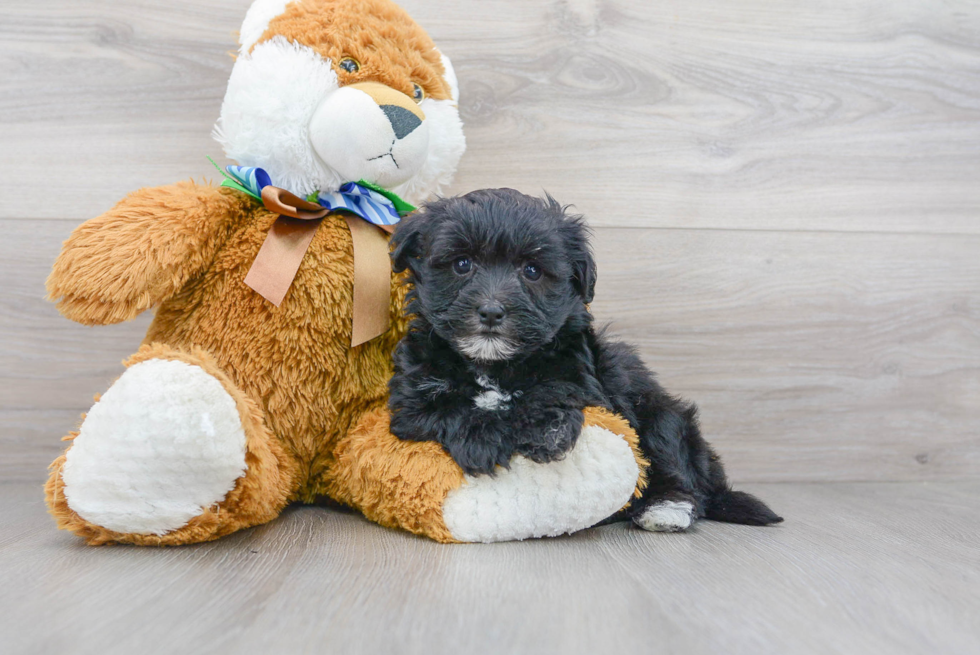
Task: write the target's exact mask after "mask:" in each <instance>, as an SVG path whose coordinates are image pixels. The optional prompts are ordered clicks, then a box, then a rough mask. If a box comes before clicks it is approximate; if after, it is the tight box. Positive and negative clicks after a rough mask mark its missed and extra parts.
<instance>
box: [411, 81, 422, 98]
mask: <svg viewBox="0 0 980 655" xmlns="http://www.w3.org/2000/svg"><path fill="white" fill-rule="evenodd" d="M423 98H425V91H423V90H422V87H420V86H419V85H418V84H414V83H413V84H412V99H413V100H414V101H415V102H422V99H423Z"/></svg>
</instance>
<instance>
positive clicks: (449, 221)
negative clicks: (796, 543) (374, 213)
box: [389, 189, 782, 530]
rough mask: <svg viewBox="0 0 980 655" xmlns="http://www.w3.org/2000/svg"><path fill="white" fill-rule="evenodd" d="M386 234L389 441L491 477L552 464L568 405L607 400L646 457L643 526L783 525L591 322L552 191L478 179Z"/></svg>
mask: <svg viewBox="0 0 980 655" xmlns="http://www.w3.org/2000/svg"><path fill="white" fill-rule="evenodd" d="M392 241H393V244H394V250H393V253H392V257H393V260H394V267H395V270H396V271H398V272H401V271H404V270H405V269H406V268H407V269H408V270H409V277H408V279H409V283H410V284H411V285H412V288H411V290H410V292H409V294H408V307H407V311H408V313H409V314H410V315H414V320H413V321H412V323H411V325H410V328H409V332H408V335H407V336H406V337H405V338H404V339H403V340H402V342H401V343H400V344H399V345H398V348H397V350H396V351H395V356H394V363H395V375H394V377H393V378H392V380H391V383H390V390H391V396H390V400H389V407H390V409H391V431H392V433H394V434H395V435H396V436H398V437H399V438H401V439H406V440H413V441H436V442H438V443H440V444H442V446H443V447H444V448H445V449H446V451H447V452H448V453H449V454H450V455H451V456H452V457H453V459H454V460H456V462H457V463H458V464H459V465H460V466H461V467H462V468H463V469H464V470H465V471H466V472H467V473H469V474H472V475H476V474H481V473H489V474H492V472H493V470H494V468H495V467H496V466H498V465H499V466H504V467H506V466H507V465H508V462H510V459H511V457H512V456H513V455H515V454H521V455H524V456H526V457H528V458H529V459H531V460H533V461H536V462H549V461H553V460H556V459H560V458H561V457H562V456H563V455H564V454H565V453H566V452H567V451H568V450H570V449H571V448H572V447H573V446H574V445H575V442H576V439H577V438H578V436H579V433H580V431H581V428H582V422H583V414H582V410H583V409H584V408H586V407H589V406H599V407H605V408H608V409H610V410H613V411H615V412H617V413H618V414H620V415H621V416H623V417H624V418H625V419H626V420H627V421H629V423H630V425H631V426H632V427H633V429H634V430H636V432H637V434H638V435H639V438H640V444H641V448H642V450H643V452H644V454H645V455H646V457H647V458H648V459H649V460H650V462H651V465H650V468H649V470H648V472H647V477H648V479H649V484H648V486H647V488H646V490H645V491H644V493H643V497H642V498H641V499H640V500H638V501H636V502H634V503H632V505H631V506H630V507H629V508H628V509H627V510H626V516H628V517H629V518H633V519H634V520H636V522H637V523H639V524H641V525H642V526H643V527H645V528H647V529H655V530H682V529H684V528H686V527H688V526H689V525H690V524H691V522H692V521H693V520H694V519H695V518H697V517H701V516H704V517H707V518H709V519H714V520H717V521H728V522H733V523H747V524H752V525H766V524H769V523H777V522H779V521H781V520H782V519H781V518H780V517H779V516H777V515H776V514H774V513H773V512H772V511H771V510H770V509H769V508H768V507H767V506H766V505H765V504H764V503H762V501H760V500H758V499H757V498H755V497H753V496H751V495H750V494H747V493H743V492H738V491H732V490H731V489H730V487H729V486H728V482H727V480H726V477H725V472H724V469H723V468H722V464H721V460H720V459H719V458H718V456H717V455H715V453H714V452H713V451H712V449H711V447H710V446H709V445H708V444H707V443H706V442H705V441H704V439H703V438H702V437H701V433H700V431H699V429H698V422H697V409H696V407H695V406H694V405H692V404H689V403H686V402H684V401H681V400H679V399H677V398H674V397H672V396H670V395H669V394H667V393H666V392H665V391H664V389H663V388H662V387H661V386H660V385H659V384H658V383H657V381H656V380H655V379H654V376H653V374H652V373H651V372H650V371H649V370H647V368H646V367H645V366H644V365H643V362H642V361H641V360H640V358H639V356H638V355H637V354H636V351H635V350H634V349H633V348H632V347H630V346H628V345H625V344H622V343H618V342H615V341H611V340H609V339H608V338H606V337H605V336H604V335H603V333H602V332H597V331H596V330H595V328H594V327H593V322H592V316H591V314H590V313H589V311H588V308H587V304H588V303H589V302H590V301H591V300H592V295H593V290H594V287H595V281H596V267H595V263H594V261H593V258H592V253H591V249H590V246H589V242H588V228H587V227H586V226H585V224H584V222H583V220H582V217H580V216H572V215H568V214H567V213H566V212H565V210H564V209H563V208H562V207H561V206H560V205H559V204H558V203H556V202H555V201H554V199H552V198H551V197H549V198H548V199H547V200H540V199H538V198H532V197H530V196H526V195H524V194H522V193H519V192H517V191H514V190H512V189H493V190H481V191H474V192H472V193H469V194H466V195H464V196H461V197H458V198H446V199H441V200H437V201H435V202H432V203H430V204H428V205H427V206H426V207H425V208H424V209H423V210H422V211H421V212H420V213H418V214H416V215H415V216H413V217H412V218H409V219H407V220H405V221H403V222H402V223H401V224H400V225H399V226H398V228H397V229H396V231H395V234H394V237H393V239H392ZM626 516H624V517H622V518H626ZM617 518H620V517H617Z"/></svg>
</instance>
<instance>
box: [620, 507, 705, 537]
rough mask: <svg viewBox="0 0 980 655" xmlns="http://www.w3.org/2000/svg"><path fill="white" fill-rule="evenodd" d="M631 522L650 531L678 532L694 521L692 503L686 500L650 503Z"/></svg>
mask: <svg viewBox="0 0 980 655" xmlns="http://www.w3.org/2000/svg"><path fill="white" fill-rule="evenodd" d="M633 522H634V523H636V524H637V525H638V526H640V527H641V528H643V529H644V530H650V531H651V532H680V531H681V530H687V529H688V528H689V527H691V523H693V522H694V505H692V504H691V503H689V502H687V501H686V500H681V501H675V500H662V501H660V502H659V503H655V504H653V505H650V507H648V508H647V509H646V510H645V511H644V512H643V514H641V515H640V516H638V517H636V518H635V519H633Z"/></svg>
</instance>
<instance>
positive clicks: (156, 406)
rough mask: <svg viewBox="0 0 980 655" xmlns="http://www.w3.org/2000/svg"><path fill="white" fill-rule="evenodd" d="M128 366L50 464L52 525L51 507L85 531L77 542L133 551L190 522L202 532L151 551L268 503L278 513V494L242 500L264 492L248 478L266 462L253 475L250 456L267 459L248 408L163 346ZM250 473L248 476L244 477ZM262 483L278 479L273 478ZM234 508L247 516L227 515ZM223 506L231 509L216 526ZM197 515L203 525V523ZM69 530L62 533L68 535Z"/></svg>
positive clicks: (202, 369)
mask: <svg viewBox="0 0 980 655" xmlns="http://www.w3.org/2000/svg"><path fill="white" fill-rule="evenodd" d="M154 348H155V349H156V352H154ZM154 354H156V355H161V356H159V357H153V356H152V355H154ZM134 360H135V361H134V362H132V363H131V364H130V366H129V368H128V369H127V370H126V372H125V373H124V374H123V375H122V377H120V378H119V379H118V380H117V381H116V382H115V383H114V384H113V385H112V387H110V388H109V390H108V391H106V392H105V393H104V394H103V395H102V397H101V398H100V399H99V400H98V402H97V403H96V404H95V405H94V406H93V407H92V409H91V410H90V411H89V412H88V414H87V416H86V417H85V419H84V421H83V422H82V425H81V428H80V429H79V431H78V434H77V436H75V438H74V439H73V441H72V445H71V447H70V448H69V449H68V451H67V452H66V453H65V455H64V456H63V458H62V460H61V461H60V463H59V462H55V465H53V468H56V469H57V470H56V471H54V474H55V475H54V476H53V477H54V478H55V479H54V480H53V483H49V487H52V488H51V489H50V490H49V491H50V492H51V493H49V504H50V505H51V506H52V511H54V512H55V514H56V516H58V514H59V512H58V503H59V501H60V503H61V509H62V510H63V511H65V512H67V513H68V514H69V515H71V518H74V519H77V520H78V521H76V523H77V522H79V521H80V522H81V523H82V524H83V525H85V526H87V527H88V532H87V534H86V535H85V536H89V537H91V536H92V531H93V530H94V531H95V532H98V530H97V528H101V529H102V530H104V531H107V534H106V535H101V536H100V537H98V538H96V539H95V541H99V540H102V541H136V542H141V540H139V539H135V538H125V537H127V536H128V537H137V536H142V537H146V539H143V540H142V542H147V543H153V542H154V539H161V538H163V537H164V536H165V535H170V534H173V533H175V532H176V531H179V530H181V529H182V528H185V527H187V526H189V524H191V522H192V521H195V520H196V523H197V524H198V525H196V526H192V527H196V528H200V527H202V525H201V524H207V526H208V529H206V530H203V531H201V530H191V532H193V533H194V535H195V536H191V535H188V538H187V539H176V540H174V539H168V540H165V541H163V542H161V543H170V542H173V543H186V542H188V541H197V540H201V537H204V538H212V537H213V536H217V535H216V534H208V533H216V532H227V531H231V530H229V529H228V528H229V527H232V528H233V525H232V524H241V523H242V522H243V520H244V522H245V523H248V522H249V521H248V519H250V518H257V517H256V516H254V515H253V516H248V514H250V513H252V514H254V513H255V512H254V510H256V509H258V510H259V512H258V514H259V515H260V516H261V515H262V514H263V511H262V510H265V509H268V508H264V507H262V506H263V505H266V504H268V503H269V502H270V501H271V503H272V504H273V505H275V504H276V501H277V500H278V501H280V506H281V503H282V502H284V500H285V497H284V486H283V485H276V484H273V485H272V487H273V489H272V490H271V496H270V497H269V498H265V499H263V498H252V499H249V498H248V497H249V496H250V495H252V494H251V493H250V492H258V491H261V489H259V488H260V487H263V486H267V485H263V484H261V482H262V481H261V480H255V479H254V478H256V477H257V476H258V477H262V474H263V473H264V474H265V476H266V477H268V476H269V475H270V471H269V468H270V467H269V466H268V464H269V463H270V462H265V464H266V466H264V467H263V466H262V464H263V463H262V462H259V461H257V460H259V459H262V458H261V457H259V456H258V454H259V451H262V450H263V449H264V450H266V451H268V450H269V446H270V444H269V439H268V433H267V432H265V430H264V428H263V427H262V425H261V420H260V419H259V417H257V416H256V412H257V411H258V410H257V408H255V407H254V405H253V406H251V407H250V406H249V403H248V402H247V400H246V399H245V398H244V396H243V394H241V392H240V391H238V390H237V388H235V387H234V385H233V384H232V383H231V382H230V380H228V379H227V377H226V376H224V375H222V374H221V373H220V371H218V370H216V369H215V367H214V363H213V362H211V361H210V360H209V359H207V358H206V356H203V355H202V354H200V353H199V354H197V355H192V354H184V353H180V352H178V351H174V350H171V349H168V348H166V347H165V346H154V347H152V348H149V349H144V350H143V351H141V352H140V354H138V355H137V356H136V357H134ZM208 368H210V369H212V370H211V371H210V372H209V371H208V370H206V369H208ZM219 378H220V379H219ZM236 396H237V397H236ZM257 419H258V420H257ZM253 450H254V451H257V452H256V453H255V454H252V453H250V451H253ZM250 454H251V457H249V455H250ZM266 454H267V455H268V454H271V453H266ZM249 459H251V460H252V461H251V462H250V461H249ZM266 459H268V458H266ZM253 464H254V468H255V469H257V470H254V471H250V467H253ZM272 468H273V469H274V468H275V467H274V466H273V467H272ZM247 473H248V474H249V476H248V477H249V478H250V479H248V480H246V474H247ZM271 474H272V477H274V478H278V477H279V476H278V471H272V472H271ZM246 481H247V482H248V484H245V482H246ZM275 481H276V480H273V482H275ZM266 482H268V481H266ZM277 486H278V487H280V488H278V489H277V488H276V487H277ZM236 490H237V491H238V493H236V494H235V497H234V498H231V497H230V494H231V493H232V492H233V491H236ZM57 496H60V498H58V497H57ZM244 500H251V503H246V505H249V504H251V505H252V506H253V507H249V508H247V509H248V510H249V511H245V512H242V511H237V512H236V511H235V510H241V509H242V502H243V501H244ZM225 501H233V502H231V503H230V505H231V506H229V507H225V517H224V519H223V520H222V519H221V517H220V515H221V510H222V504H223V503H225ZM225 504H226V505H227V504H228V503H225ZM276 511H278V510H276ZM243 514H244V516H243ZM264 514H266V515H267V514H269V512H268V511H265V512H264ZM206 515H213V516H212V517H211V518H210V519H209V520H203V519H202V517H204V516H206ZM274 515H275V514H274V513H273V514H272V516H274ZM59 518H65V517H64V516H62V517H59ZM269 518H271V516H270V517H269ZM266 520H268V519H266ZM62 522H63V523H64V521H62ZM70 523H71V522H70V521H69V525H62V527H68V528H69V529H73V528H72V525H70ZM239 527H240V525H239ZM76 531H77V530H76ZM121 537H122V538H121ZM90 540H92V539H90Z"/></svg>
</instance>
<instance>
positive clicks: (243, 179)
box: [227, 166, 401, 225]
mask: <svg viewBox="0 0 980 655" xmlns="http://www.w3.org/2000/svg"><path fill="white" fill-rule="evenodd" d="M227 170H228V173H230V174H231V176H232V177H233V178H235V180H236V181H237V182H239V183H240V184H241V185H242V186H243V187H244V188H245V189H246V190H247V191H248V192H249V193H251V194H252V195H254V196H255V197H256V198H261V197H262V189H263V188H264V187H266V186H268V185H270V184H272V178H270V177H269V174H268V173H266V172H265V171H264V170H262V169H261V168H254V167H251V166H228V167H227ZM316 202H317V203H319V204H320V206H321V207H325V208H327V209H344V210H347V211H349V212H351V213H352V214H356V215H358V216H360V217H361V218H363V219H364V220H366V221H367V222H368V223H373V224H374V225H394V224H396V223H397V222H398V221H400V220H401V216H399V214H398V210H397V209H395V204H394V203H393V202H392V201H391V200H389V199H388V198H386V197H384V196H383V195H381V194H380V193H378V192H377V191H374V190H372V189H369V188H367V187H366V186H363V185H360V184H358V183H357V182H347V183H345V184H344V185H342V186H341V187H340V190H339V191H336V192H334V193H320V194H319V195H318V196H317V198H316Z"/></svg>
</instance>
